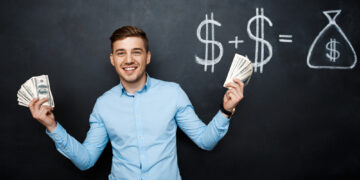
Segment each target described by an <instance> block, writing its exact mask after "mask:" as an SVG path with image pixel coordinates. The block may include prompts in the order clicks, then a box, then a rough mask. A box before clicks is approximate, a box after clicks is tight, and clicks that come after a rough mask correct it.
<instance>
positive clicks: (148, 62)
mask: <svg viewBox="0 0 360 180" xmlns="http://www.w3.org/2000/svg"><path fill="white" fill-rule="evenodd" d="M150 59H151V52H150V51H148V52H147V58H146V64H150Z"/></svg>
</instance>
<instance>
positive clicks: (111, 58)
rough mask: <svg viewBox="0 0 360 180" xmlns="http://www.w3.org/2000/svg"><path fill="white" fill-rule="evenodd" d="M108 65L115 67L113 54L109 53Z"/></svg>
mask: <svg viewBox="0 0 360 180" xmlns="http://www.w3.org/2000/svg"><path fill="white" fill-rule="evenodd" d="M110 63H111V65H112V66H115V63H114V56H113V53H110Z"/></svg>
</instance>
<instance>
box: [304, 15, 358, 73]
mask: <svg viewBox="0 0 360 180" xmlns="http://www.w3.org/2000/svg"><path fill="white" fill-rule="evenodd" d="M340 12H341V10H330V11H323V13H324V15H325V16H326V17H327V18H328V20H329V23H328V24H327V25H326V26H325V27H324V28H323V29H322V30H321V31H320V33H319V34H318V35H317V37H316V38H315V40H314V41H313V43H312V44H311V46H310V49H309V52H308V55H307V65H308V66H309V67H310V68H314V69H352V68H354V67H355V65H356V62H357V55H356V52H355V50H354V48H353V46H352V45H351V43H350V41H349V39H348V38H347V37H346V35H345V33H344V32H343V31H342V29H341V28H340V27H339V25H338V24H337V23H336V21H335V20H336V17H337V16H338V15H339V14H340Z"/></svg>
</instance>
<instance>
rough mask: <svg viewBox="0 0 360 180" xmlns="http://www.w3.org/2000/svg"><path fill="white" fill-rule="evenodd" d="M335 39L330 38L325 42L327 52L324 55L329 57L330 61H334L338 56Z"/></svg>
mask: <svg viewBox="0 0 360 180" xmlns="http://www.w3.org/2000/svg"><path fill="white" fill-rule="evenodd" d="M336 43H339V42H337V41H336V39H332V38H330V41H329V42H328V43H327V44H326V46H325V48H326V49H327V50H329V53H326V57H327V58H329V60H330V61H331V62H335V61H336V60H337V59H338V58H339V57H340V52H339V51H338V50H336Z"/></svg>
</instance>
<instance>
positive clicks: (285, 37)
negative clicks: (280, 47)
mask: <svg viewBox="0 0 360 180" xmlns="http://www.w3.org/2000/svg"><path fill="white" fill-rule="evenodd" d="M292 37H293V36H292V35H290V34H280V35H279V42H282V43H292V42H293V41H292Z"/></svg>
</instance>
